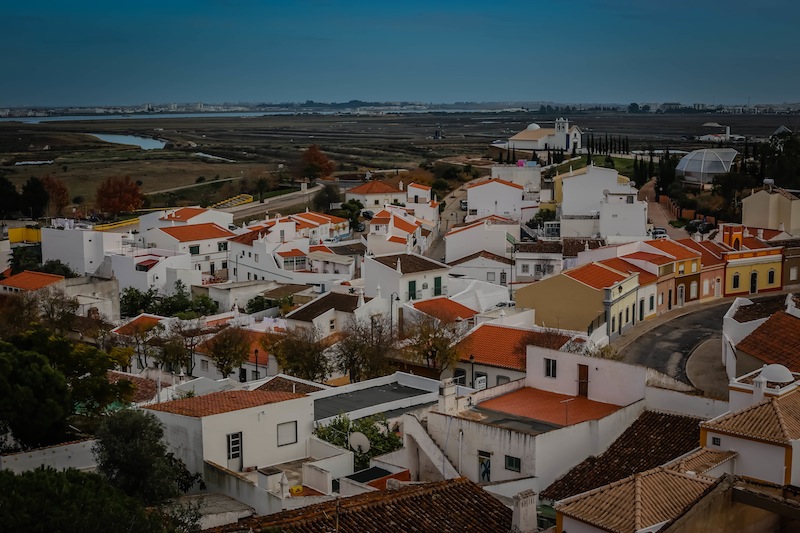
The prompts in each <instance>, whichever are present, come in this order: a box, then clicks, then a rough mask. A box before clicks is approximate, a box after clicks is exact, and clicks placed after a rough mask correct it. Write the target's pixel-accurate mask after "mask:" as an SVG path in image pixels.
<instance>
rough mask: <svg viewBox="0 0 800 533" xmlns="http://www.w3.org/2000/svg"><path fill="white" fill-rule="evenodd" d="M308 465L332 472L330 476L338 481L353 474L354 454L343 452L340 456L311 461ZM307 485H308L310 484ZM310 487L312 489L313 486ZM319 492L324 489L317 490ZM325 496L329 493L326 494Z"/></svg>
mask: <svg viewBox="0 0 800 533" xmlns="http://www.w3.org/2000/svg"><path fill="white" fill-rule="evenodd" d="M306 464H309V465H313V466H315V467H317V468H321V469H322V470H325V471H327V472H330V476H331V477H332V478H333V479H337V478H340V477H342V476H349V475H350V474H352V473H353V470H354V467H353V465H354V458H353V452H346V451H344V450H342V452H341V453H340V454H339V455H334V456H332V457H326V458H325V459H319V460H317V461H311V462H308V463H306ZM303 479H305V478H303ZM305 484H306V485H308V483H305ZM308 486H309V487H310V486H311V485H308ZM315 488H316V487H315ZM317 490H319V491H320V492H322V489H317ZM325 494H328V493H327V492H326V493H325Z"/></svg>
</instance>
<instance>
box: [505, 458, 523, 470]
mask: <svg viewBox="0 0 800 533" xmlns="http://www.w3.org/2000/svg"><path fill="white" fill-rule="evenodd" d="M521 466H522V461H520V458H519V457H511V456H510V455H506V470H511V471H512V472H519V471H520V467H521Z"/></svg>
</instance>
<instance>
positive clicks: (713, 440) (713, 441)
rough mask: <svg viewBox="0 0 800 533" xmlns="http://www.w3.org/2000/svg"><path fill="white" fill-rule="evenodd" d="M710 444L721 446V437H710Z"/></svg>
mask: <svg viewBox="0 0 800 533" xmlns="http://www.w3.org/2000/svg"><path fill="white" fill-rule="evenodd" d="M711 444H713V445H714V446H721V445H722V438H721V437H711Z"/></svg>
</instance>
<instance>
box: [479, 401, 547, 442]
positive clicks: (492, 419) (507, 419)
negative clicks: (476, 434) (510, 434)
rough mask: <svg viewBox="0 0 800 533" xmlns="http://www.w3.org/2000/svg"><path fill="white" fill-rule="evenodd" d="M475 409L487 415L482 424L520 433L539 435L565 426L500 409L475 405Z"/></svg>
mask: <svg viewBox="0 0 800 533" xmlns="http://www.w3.org/2000/svg"><path fill="white" fill-rule="evenodd" d="M473 410H474V411H477V412H479V413H481V414H482V415H484V416H485V417H486V418H484V419H483V420H481V423H482V424H491V425H493V426H500V427H504V428H506V429H511V430H513V431H519V432H520V433H531V434H533V435H538V434H539V433H546V432H548V431H552V430H554V429H558V428H560V427H563V426H560V425H558V424H550V423H548V422H542V421H541V420H534V419H533V418H527V417H524V416H519V415H512V414H509V413H502V412H500V411H494V410H492V409H486V408H484V407H474V408H473Z"/></svg>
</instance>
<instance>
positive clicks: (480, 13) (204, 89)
mask: <svg viewBox="0 0 800 533" xmlns="http://www.w3.org/2000/svg"><path fill="white" fill-rule="evenodd" d="M0 20H2V30H1V31H0V50H3V54H2V57H3V59H2V61H0V65H1V66H2V67H1V68H2V75H0V107H3V106H24V105H114V104H134V103H144V102H150V103H166V102H198V101H203V102H285V101H305V100H315V101H319V102H332V101H348V100H351V99H360V100H376V101H401V100H402V101H418V102H437V103H438V102H448V103H449V102H457V101H554V102H563V103H574V102H619V103H625V102H632V101H637V102H661V101H681V102H684V103H688V104H691V103H694V102H704V103H714V104H719V103H726V104H727V103H746V102H747V100H748V98H750V101H751V103H759V102H785V101H794V102H796V101H800V90H798V88H800V57H799V56H798V53H797V52H798V50H797V46H798V45H797V41H796V32H797V27H798V24H800V2H796V1H794V0H786V1H777V0H761V1H759V2H743V1H741V0H728V1H721V0H704V1H702V2H701V1H699V0H692V1H687V0H672V1H669V2H667V1H655V0H603V1H599V0H596V1H592V0H573V1H572V2H564V1H554V0H538V1H530V0H527V1H524V0H520V1H513V0H497V1H494V2H488V1H485V0H484V1H474V0H458V1H450V0H427V1H403V0H396V1H393V2H385V1H381V0H377V1H376V0H371V1H361V0H356V1H335V0H316V1H310V0H300V1H293V0H289V1H285V2H273V1H266V0H262V1H257V0H193V1H186V0H159V1H151V0H143V1H138V2H114V1H112V2H109V1H108V0H105V1H102V2H100V1H82V0H74V1H72V2H64V1H63V0H58V1H41V0H28V1H26V2H16V3H13V4H12V3H11V1H10V0H6V1H5V2H3V4H0Z"/></svg>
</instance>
